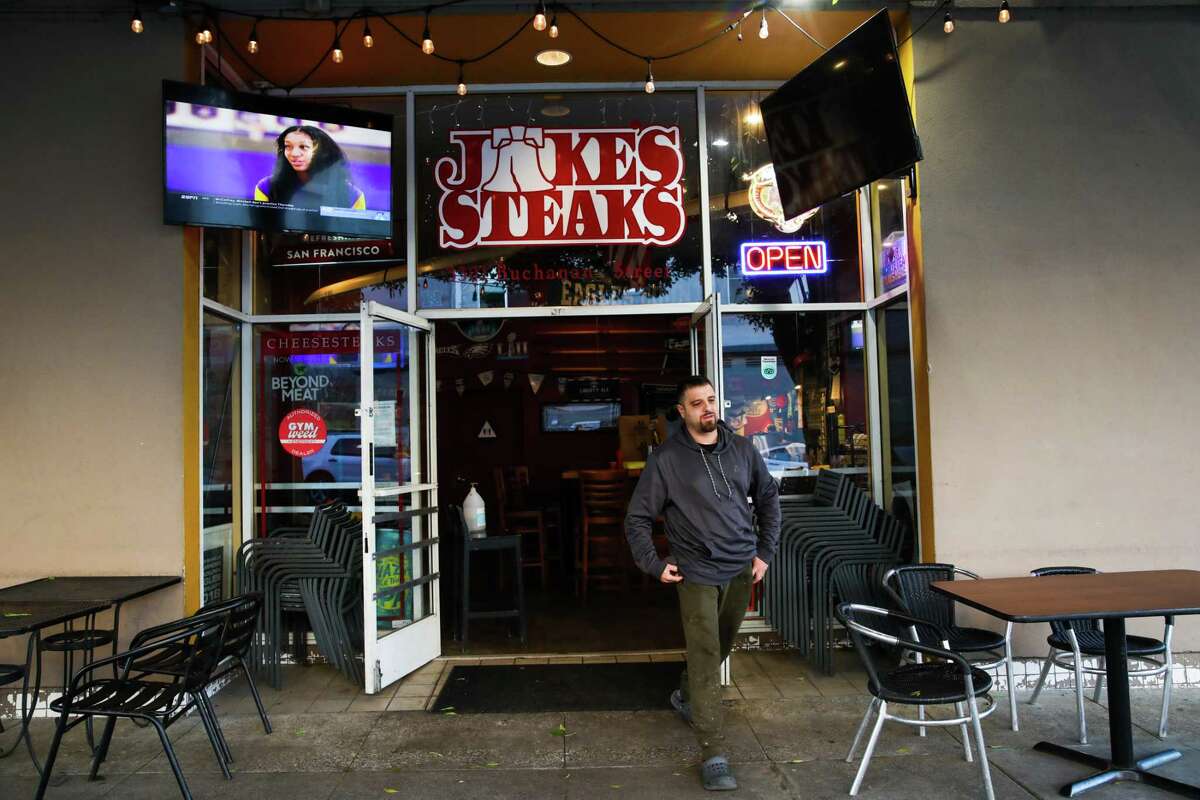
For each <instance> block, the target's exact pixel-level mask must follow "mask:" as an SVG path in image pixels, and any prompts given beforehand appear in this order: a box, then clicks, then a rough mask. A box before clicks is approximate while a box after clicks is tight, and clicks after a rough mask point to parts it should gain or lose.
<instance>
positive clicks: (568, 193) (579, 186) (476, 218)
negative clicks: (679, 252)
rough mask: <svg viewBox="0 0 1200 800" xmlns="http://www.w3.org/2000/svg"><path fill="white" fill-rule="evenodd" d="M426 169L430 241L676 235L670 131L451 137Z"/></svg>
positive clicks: (462, 243)
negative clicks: (431, 205)
mask: <svg viewBox="0 0 1200 800" xmlns="http://www.w3.org/2000/svg"><path fill="white" fill-rule="evenodd" d="M450 142H451V144H454V145H457V146H458V155H457V156H456V157H447V158H443V159H441V160H440V161H438V162H437V164H436V165H435V166H434V179H435V180H436V181H437V185H438V188H439V189H441V190H442V197H441V199H440V200H439V202H438V223H439V226H438V244H439V245H440V246H441V247H444V248H456V249H468V248H471V247H478V246H481V245H483V246H487V245H532V244H610V243H623V242H624V243H635V244H653V245H659V246H666V245H670V244H674V243H675V242H677V241H679V239H680V237H682V236H683V230H684V224H685V219H686V217H685V215H684V212H683V187H682V186H681V185H680V178H681V177H682V176H683V151H682V150H681V149H680V148H681V136H680V132H679V128H676V127H662V126H658V125H650V126H647V127H645V128H530V127H525V126H522V125H514V126H511V127H507V128H493V129H491V130H487V131H451V133H450Z"/></svg>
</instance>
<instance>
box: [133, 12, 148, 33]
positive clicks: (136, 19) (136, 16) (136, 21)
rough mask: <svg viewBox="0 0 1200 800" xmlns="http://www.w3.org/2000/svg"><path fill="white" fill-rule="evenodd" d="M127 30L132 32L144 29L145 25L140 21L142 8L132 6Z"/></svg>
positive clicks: (139, 31)
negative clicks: (131, 14)
mask: <svg viewBox="0 0 1200 800" xmlns="http://www.w3.org/2000/svg"><path fill="white" fill-rule="evenodd" d="M129 30H131V31H133V32H134V33H141V32H142V31H144V30H146V26H145V25H144V24H143V23H142V10H141V9H140V8H138V7H137V6H134V7H133V18H132V19H130V20H129Z"/></svg>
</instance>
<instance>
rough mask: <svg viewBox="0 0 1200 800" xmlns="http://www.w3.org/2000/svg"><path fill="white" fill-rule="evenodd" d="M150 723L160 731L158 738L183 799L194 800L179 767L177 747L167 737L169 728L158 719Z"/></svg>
mask: <svg viewBox="0 0 1200 800" xmlns="http://www.w3.org/2000/svg"><path fill="white" fill-rule="evenodd" d="M150 724H151V725H153V726H154V730H156V731H158V740H159V741H160V742H162V746H163V752H164V753H166V754H167V763H169V764H170V765H171V772H173V773H175V782H176V783H178V784H179V793H180V794H181V795H183V800H192V793H191V792H190V791H189V790H188V785H187V780H186V779H185V778H184V777H183V770H182V769H180V768H179V759H177V758H176V757H175V748H174V747H172V746H171V740H170V739H168V738H167V729H166V728H164V727H163V725H162V723H161V722H159V721H158V720H157V719H151V720H150Z"/></svg>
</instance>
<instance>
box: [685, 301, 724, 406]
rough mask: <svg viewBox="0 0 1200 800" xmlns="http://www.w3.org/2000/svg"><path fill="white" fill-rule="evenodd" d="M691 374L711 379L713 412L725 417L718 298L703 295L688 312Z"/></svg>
mask: <svg viewBox="0 0 1200 800" xmlns="http://www.w3.org/2000/svg"><path fill="white" fill-rule="evenodd" d="M691 338H692V374H693V375H703V376H704V377H706V378H708V379H709V380H710V381H712V385H713V388H714V389H715V390H716V393H717V409H718V411H717V413H718V415H719V416H720V418H721V419H724V418H725V392H724V386H723V381H722V379H721V349H722V345H721V299H720V298H719V297H718V296H717V295H715V294H712V295H709V296H708V297H707V298H705V300H704V302H702V303H701V304H700V305H699V306H697V307H696V310H695V311H693V312H692V320H691Z"/></svg>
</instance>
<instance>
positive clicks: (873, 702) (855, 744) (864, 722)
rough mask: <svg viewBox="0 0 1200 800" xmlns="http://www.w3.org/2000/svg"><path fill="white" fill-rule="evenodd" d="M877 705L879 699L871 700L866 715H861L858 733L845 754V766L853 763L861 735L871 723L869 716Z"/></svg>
mask: <svg viewBox="0 0 1200 800" xmlns="http://www.w3.org/2000/svg"><path fill="white" fill-rule="evenodd" d="M877 705H879V698H871V702H870V703H869V704H868V705H867V713H865V714H863V718H862V722H860V723H858V732H857V733H855V734H854V741H853V742H851V743H850V752H849V753H847V754H846V763H847V764H849V763H851V762H853V761H854V752H855V751H856V750H858V743H859V742H860V741H862V735H863V734H864V733H865V732H866V730H867V723H868V722H870V721H871V714H872V712H874V711H875V707H876V706H877Z"/></svg>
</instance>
